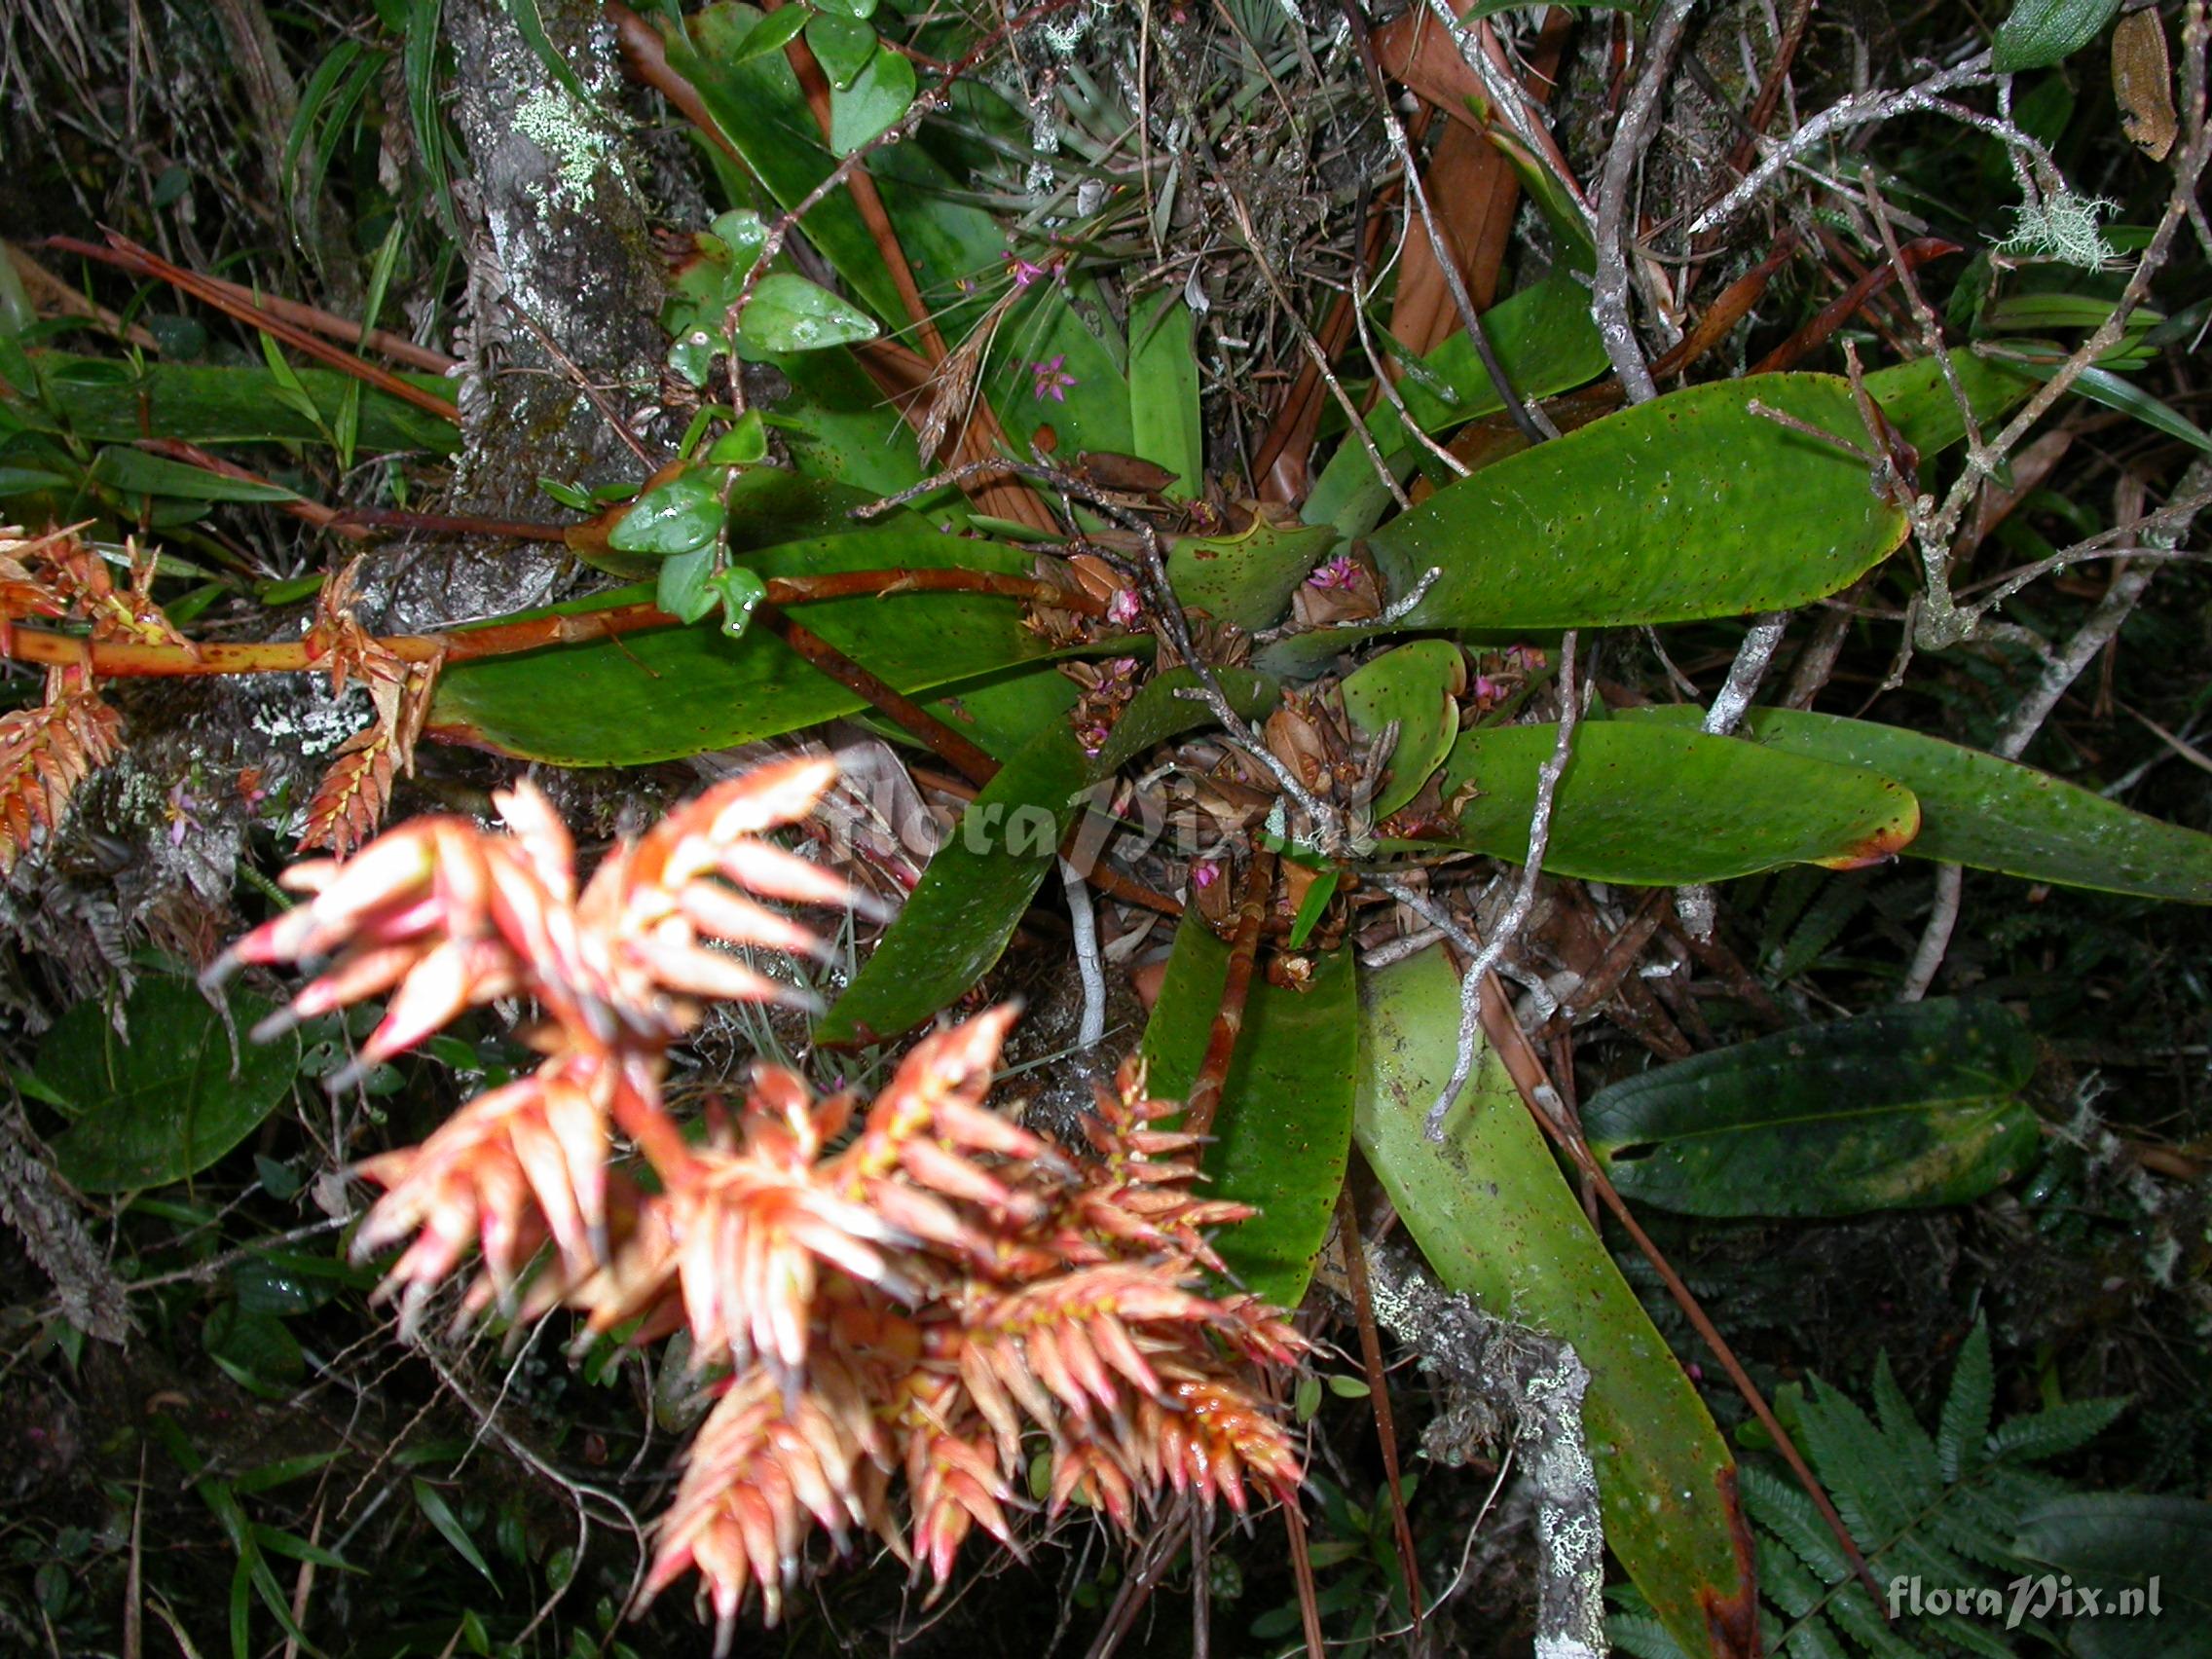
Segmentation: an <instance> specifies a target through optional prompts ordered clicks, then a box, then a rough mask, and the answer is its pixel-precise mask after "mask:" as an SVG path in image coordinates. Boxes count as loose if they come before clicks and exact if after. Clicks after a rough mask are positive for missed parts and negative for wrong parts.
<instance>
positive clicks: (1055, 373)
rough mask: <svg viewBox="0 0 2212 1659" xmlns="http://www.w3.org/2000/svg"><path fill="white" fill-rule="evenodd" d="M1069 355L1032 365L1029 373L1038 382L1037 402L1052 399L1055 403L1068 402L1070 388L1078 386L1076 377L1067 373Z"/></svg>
mask: <svg viewBox="0 0 2212 1659" xmlns="http://www.w3.org/2000/svg"><path fill="white" fill-rule="evenodd" d="M1067 360H1068V359H1067V353H1066V352H1065V351H1062V352H1060V353H1059V354H1058V355H1057V356H1054V357H1051V358H1048V359H1047V360H1046V361H1044V362H1042V363H1031V364H1030V365H1029V373H1030V374H1031V375H1032V376H1033V377H1034V378H1035V380H1036V382H1037V401H1038V402H1040V403H1042V402H1044V401H1045V399H1046V398H1048V397H1049V398H1051V400H1052V401H1053V402H1054V403H1065V402H1066V401H1067V400H1068V387H1071V386H1074V385H1076V384H1077V382H1076V378H1075V376H1073V375H1071V374H1069V373H1068V372H1067V366H1066V365H1067Z"/></svg>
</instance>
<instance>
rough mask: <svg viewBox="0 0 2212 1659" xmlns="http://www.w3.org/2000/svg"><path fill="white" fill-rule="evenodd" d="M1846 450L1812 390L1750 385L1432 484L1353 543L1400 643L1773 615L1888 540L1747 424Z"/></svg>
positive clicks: (1839, 398)
mask: <svg viewBox="0 0 2212 1659" xmlns="http://www.w3.org/2000/svg"><path fill="white" fill-rule="evenodd" d="M1753 402H1758V403H1762V404H1764V405H1766V406H1768V407H1772V408H1775V409H1779V410H1782V411H1784V412H1786V413H1788V414H1789V415H1792V416H1794V417H1795V418H1797V419H1798V420H1800V421H1803V422H1806V423H1809V424H1812V425H1814V426H1817V427H1820V428H1823V429H1824V430H1826V431H1829V432H1832V433H1834V434H1835V435H1836V436H1837V437H1838V438H1840V439H1842V440H1844V441H1846V442H1860V443H1862V442H1863V433H1862V429H1861V423H1860V418H1859V411H1858V406H1857V405H1856V404H1855V403H1854V402H1853V400H1852V396H1851V389H1850V387H1848V386H1847V385H1845V383H1844V382H1843V381H1841V380H1840V379H1838V378H1836V377H1834V376H1829V375H1752V376H1749V377H1747V378H1745V379H1742V380H1732V381H1719V382H1714V383H1713V384H1711V385H1706V386H1695V387H1689V388H1687V389H1686V390H1682V391H1677V392H1671V393H1669V394H1668V395H1666V396H1664V397H1660V398H1656V399H1654V400H1653V401H1651V402H1649V403H1644V404H1640V405H1638V406H1636V407H1635V408H1631V409H1624V410H1622V411H1620V412H1619V413H1618V414H1615V415H1609V416H1607V417H1605V419H1604V420H1602V421H1596V422H1593V423H1592V424H1589V425H1587V426H1584V427H1582V428H1580V429H1579V430H1577V431H1573V432H1569V433H1567V436H1565V437H1563V438H1559V439H1556V440H1554V441H1553V442H1550V443H1546V444H1541V445H1538V446H1537V447H1536V448H1534V449H1532V450H1527V451H1524V452H1523V453H1521V454H1519V455H1515V456H1509V457H1507V458H1506V459H1505V460H1504V461H1498V462H1497V463H1496V464H1494V465H1492V466H1487V467H1484V468H1483V469H1482V470H1481V471H1479V472H1477V473H1475V474H1473V475H1472V476H1470V477H1467V478H1462V479H1460V480H1458V481H1457V482H1456V483H1454V484H1449V485H1447V486H1445V488H1443V489H1441V490H1439V491H1437V492H1436V494H1435V495H1433V496H1431V497H1430V498H1428V499H1427V500H1426V501H1424V502H1422V503H1421V504H1420V505H1419V506H1417V507H1415V508H1414V509H1412V510H1411V511H1410V512H1405V513H1401V514H1399V515H1398V517H1396V518H1395V519H1392V520H1391V521H1390V522H1389V523H1388V524H1387V525H1384V526H1383V528H1382V529H1381V530H1379V531H1377V532H1376V533H1375V534H1374V535H1372V536H1370V537H1369V539H1368V546H1369V547H1370V549H1371V550H1372V551H1373V552H1374V554H1375V558H1376V561H1377V563H1378V565H1379V566H1380V567H1381V569H1382V571H1383V576H1384V578H1385V581H1386V584H1387V588H1388V591H1389V592H1390V593H1391V594H1392V595H1397V594H1403V593H1406V592H1408V591H1409V590H1411V589H1412V588H1413V586H1414V585H1415V583H1417V582H1418V581H1419V579H1420V578H1421V574H1422V572H1423V571H1427V570H1429V569H1430V568H1432V567H1433V568H1436V569H1438V570H1440V571H1441V572H1442V574H1441V575H1440V577H1439V579H1438V580H1437V582H1436V584H1435V586H1433V587H1432V588H1431V589H1430V590H1429V592H1428V595H1427V597H1426V598H1425V599H1423V600H1422V601H1421V603H1420V604H1419V605H1418V606H1417V607H1415V608H1414V609H1413V611H1412V612H1411V613H1409V615H1408V616H1407V617H1406V619H1405V623H1404V625H1405V626H1407V627H1409V628H1451V627H1466V628H1507V629H1524V630H1525V629H1537V628H1574V627H1585V626H1622V625H1629V624H1636V623H1646V622H1680V621H1689V620H1693V619H1695V618H1699V617H1709V616H1728V615H1735V614H1739V613H1742V612H1746V611H1754V610H1784V609H1788V608H1792V607H1795V606H1799V605H1805V604H1809V603H1811V602H1812V601H1813V600H1816V599H1819V598H1822V597H1823V596H1824V595H1826V594H1830V593H1833V592H1835V591H1836V590H1837V589H1839V588H1842V587H1846V586H1848V585H1849V584H1850V583H1851V582H1852V581H1854V580H1856V579H1857V578H1858V577H1859V576H1860V575H1861V574H1862V572H1864V571H1866V570H1868V569H1869V568H1870V567H1872V566H1873V565H1874V564H1876V563H1877V562H1878V561H1880V560H1881V559H1883V558H1884V557H1886V556H1887V555H1888V554H1889V553H1891V552H1892V551H1893V550H1895V549H1896V548H1897V547H1898V546H1899V543H1901V542H1902V541H1903V539H1904V535H1905V529H1906V526H1905V516H1904V512H1903V509H1902V508H1900V507H1899V506H1897V505H1895V504H1894V503H1891V502H1888V501H1883V500H1878V499H1877V498H1875V496H1874V494H1873V492H1872V490H1871V489H1870V488H1869V487H1868V477H1867V467H1866V464H1865V463H1864V462H1863V461H1858V460H1855V459H1853V458H1852V457H1851V456H1848V455H1845V454H1843V453H1841V452H1840V451H1838V450H1837V449H1835V448H1833V447H1831V446H1829V445H1827V444H1825V443H1822V442H1820V441H1818V440H1817V439H1814V438H1811V437H1808V436H1806V435H1805V434H1803V433H1801V432H1796V431H1791V430H1789V429H1788V428H1787V427H1785V426H1782V425H1778V424H1776V423H1774V422H1772V421H1768V420H1764V419H1762V418H1761V417H1759V416H1758V415H1755V414H1753V413H1752V412H1751V407H1750V406H1751V404H1752V403H1753Z"/></svg>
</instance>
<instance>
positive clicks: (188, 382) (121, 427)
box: [8, 351, 461, 455]
mask: <svg viewBox="0 0 2212 1659" xmlns="http://www.w3.org/2000/svg"><path fill="white" fill-rule="evenodd" d="M26 361H28V362H29V363H30V364H32V365H33V367H34V369H35V378H36V379H37V381H38V385H37V387H17V388H16V389H17V390H18V392H19V393H20V394H21V398H22V400H21V401H18V400H17V399H14V398H11V399H9V400H8V401H9V407H10V409H11V411H12V412H13V413H14V414H15V415H16V417H17V418H18V420H21V421H22V422H23V423H24V424H27V425H28V426H30V427H31V428H32V430H34V431H42V432H52V431H61V430H63V429H66V430H68V431H69V432H71V433H74V434H75V435H76V436H78V437H80V438H83V439H86V440H87V441H88V442H93V443H110V444H130V443H136V442H137V441H138V440H139V439H140V438H142V437H144V436H145V435H146V434H147V433H148V432H159V433H160V434H161V435H162V436H164V437H166V438H177V439H181V440H183V441H184V442H187V443H195V444H247V443H310V444H312V443H322V442H325V441H326V440H327V438H328V435H329V433H330V431H331V430H333V429H334V428H335V427H336V425H337V423H338V418H339V414H340V412H341V410H342V409H343V408H344V406H345V403H346V400H347V398H348V397H349V396H350V395H352V394H354V393H356V392H357V393H359V396H360V427H359V430H358V432H357V433H356V434H355V440H354V441H355V442H356V443H357V444H358V446H359V447H360V448H361V449H364V450H374V451H387V450H429V451H432V452H433V453H435V454H438V455H451V454H452V453H453V452H454V451H455V450H456V449H458V448H460V447H461V428H460V427H458V426H456V425H455V424H453V423H452V422H451V421H443V420H440V419H439V418H438V417H437V416H435V415H432V414H430V413H428V412H427V411H426V410H422V409H417V408H416V407H415V406H414V405H412V404H408V403H402V402H400V401H399V399H398V398H396V397H392V396H389V395H387V394H386V393H384V392H381V391H372V390H368V389H365V388H364V387H362V386H361V383H360V382H359V381H357V380H355V379H353V377H352V376H350V375H345V374H340V373H339V372H338V371H337V370H335V369H294V370H293V371H292V373H293V374H294V376H296V377H297V379H298V381H299V383H300V386H301V387H303V388H304V389H305V391H306V393H307V395H308V396H309V397H310V398H311V399H313V403H314V406H315V408H316V409H317V410H318V411H320V413H321V416H322V424H320V425H317V424H315V423H314V422H313V421H311V420H309V419H308V417H307V414H306V412H305V411H304V410H299V409H295V408H293V407H292V406H290V405H289V404H287V403H285V402H283V401H282V400H280V399H278V398H276V397H275V396H272V395H271V387H273V386H274V385H275V381H274V378H273V377H272V376H271V375H270V373H269V371H268V370H266V369H246V368H208V367H201V366H198V365H195V364H190V363H154V364H150V365H147V366H146V367H144V368H138V369H134V368H132V367H131V366H130V365H129V364H128V363H121V362H116V361H114V360H112V359H109V358H106V357H78V356H71V355H70V354H69V353H67V352H64V351H41V352H39V353H38V354H37V355H35V356H32V357H29V358H27V359H26ZM408 378H410V379H412V380H413V381H414V382H415V383H416V384H417V385H419V386H422V387H425V388H426V389H428V390H432V391H435V392H437V393H438V395H439V396H441V397H443V396H446V395H448V394H450V392H451V391H452V389H453V388H452V386H451V385H450V383H447V382H444V381H441V380H439V379H437V377H435V376H431V375H415V376H410V377H408ZM32 399H36V400H37V402H36V403H34V402H32V401H30V400H32ZM38 403H43V404H45V405H46V406H47V407H46V408H45V409H41V408H40V407H38Z"/></svg>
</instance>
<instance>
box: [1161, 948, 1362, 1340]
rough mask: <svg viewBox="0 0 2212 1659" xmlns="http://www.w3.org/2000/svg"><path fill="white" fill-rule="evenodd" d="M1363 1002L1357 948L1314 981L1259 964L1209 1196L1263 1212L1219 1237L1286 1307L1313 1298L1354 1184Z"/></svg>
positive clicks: (1246, 1279) (1235, 1055) (1233, 1259)
mask: <svg viewBox="0 0 2212 1659" xmlns="http://www.w3.org/2000/svg"><path fill="white" fill-rule="evenodd" d="M1194 925H1196V926H1198V928H1200V929H1201V930H1202V929H1203V927H1204V924H1203V923H1202V922H1196V921H1195V912H1187V913H1186V921H1185V924H1184V928H1185V929H1188V928H1189V927H1191V926H1194ZM1182 931H1184V930H1182V929H1179V930H1178V933H1180V932H1182ZM1209 937H1210V936H1209ZM1178 942H1180V941H1179V940H1178ZM1217 942H1218V941H1217ZM1358 1002H1359V992H1358V979H1357V976H1356V974H1355V973H1354V970H1353V964H1352V956H1351V952H1350V951H1349V950H1338V951H1334V952H1331V953H1330V954H1328V955H1326V956H1319V957H1316V958H1314V962H1313V978H1312V982H1311V984H1310V985H1309V986H1308V987H1307V988H1306V989H1305V990H1303V991H1300V990H1293V989H1291V988H1289V987H1288V986H1284V985H1275V984H1271V983H1269V982H1268V980H1267V978H1266V977H1265V976H1263V975H1259V974H1255V975H1253V977H1252V986H1251V990H1250V993H1249V994H1248V995H1247V996H1246V998H1245V1002H1244V1023H1243V1025H1242V1027H1241V1028H1240V1029H1239V1030H1238V1032H1237V1034H1236V1047H1235V1050H1234V1051H1232V1053H1231V1055H1230V1062H1229V1076H1228V1077H1227V1078H1226V1079H1225V1080H1224V1081H1223V1084H1222V1090H1221V1104H1220V1108H1219V1110H1218V1112H1217V1113H1216V1115H1215V1118H1214V1124H1213V1134H1214V1143H1213V1145H1211V1146H1209V1147H1207V1148H1206V1152H1205V1171H1206V1174H1207V1175H1208V1177H1210V1184H1209V1185H1208V1187H1207V1188H1206V1195H1207V1197H1209V1198H1227V1199H1230V1200H1232V1201H1234V1202H1236V1203H1243V1204H1250V1205H1252V1207H1253V1208H1254V1209H1256V1210H1258V1211H1259V1213H1258V1214H1257V1215H1255V1216H1253V1217H1252V1218H1251V1219H1250V1220H1248V1221H1245V1222H1241V1223H1239V1224H1238V1225H1236V1226H1235V1227H1231V1228H1225V1229H1224V1230H1223V1231H1222V1232H1221V1233H1219V1234H1218V1235H1215V1238H1214V1245H1215V1248H1216V1249H1218V1250H1219V1251H1220V1252H1221V1259H1222V1262H1223V1263H1224V1265H1226V1266H1227V1267H1228V1269H1229V1271H1230V1272H1231V1274H1232V1275H1233V1276H1234V1277H1235V1279H1236V1280H1237V1281H1238V1282H1239V1283H1241V1284H1243V1285H1244V1286H1245V1287H1246V1288H1247V1289H1249V1290H1251V1291H1252V1292H1253V1293H1254V1294H1255V1295H1258V1296H1261V1297H1263V1298H1265V1299H1266V1300H1267V1301H1269V1302H1272V1303H1273V1304H1274V1305H1275V1306H1276V1307H1278V1308H1295V1307H1297V1306H1298V1304H1299V1303H1300V1302H1301V1301H1303V1300H1304V1299H1305V1296H1306V1286H1307V1282H1308V1280H1309V1279H1310V1278H1311V1277H1312V1276H1313V1262H1314V1259H1315V1258H1316V1257H1317V1256H1319V1255H1320V1253H1321V1245H1322V1243H1323V1241H1324V1240H1326V1239H1327V1237H1328V1234H1329V1220H1330V1217H1331V1216H1332V1215H1333V1214H1334V1213H1335V1210H1336V1204H1337V1192H1338V1190H1339V1189H1340V1188H1341V1187H1343V1186H1344V1183H1345V1163H1346V1158H1347V1157H1348V1155H1349V1153H1350V1149H1351V1115H1352V1093H1353V1082H1354V1072H1355V1069H1356V1064H1357V1060H1358V1053H1359V1020H1358V1012H1359V1009H1358ZM1211 1006H1212V1008H1214V1009H1218V1008H1219V1007H1220V999H1219V998H1218V997H1217V998H1215V1000H1214V1002H1213V1004H1212V1005H1211ZM1209 1012H1210V1010H1209Z"/></svg>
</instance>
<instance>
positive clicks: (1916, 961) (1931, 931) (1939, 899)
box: [1898, 864, 1966, 1002]
mask: <svg viewBox="0 0 2212 1659" xmlns="http://www.w3.org/2000/svg"><path fill="white" fill-rule="evenodd" d="M1965 887H1966V874H1965V871H1963V870H1961V869H1960V868H1959V866H1957V865H1955V864H1946V865H1937V866H1936V902H1935V903H1934V904H1933V905H1932V906H1931V907H1930V909H1929V912H1928V925H1927V927H1925V928H1924V929H1922V930H1921V934H1920V943H1919V944H1918V945H1917V946H1915V947H1914V949H1913V952H1912V963H1911V966H1909V967H1908V968H1906V969H1905V974H1904V983H1903V984H1902V985H1900V986H1899V987H1898V1001H1899V1002H1918V1001H1920V999H1921V998H1922V997H1924V996H1926V995H1927V994H1928V987H1929V986H1931V985H1933V984H1934V983H1935V982H1936V974H1937V973H1938V972H1939V971H1940V970H1941V968H1942V966H1943V953H1944V952H1945V951H1946V950H1948V949H1950V947H1951V933H1952V930H1953V929H1955V928H1956V927H1957V926H1958V925H1959V898H1960V895H1961V894H1962V893H1963V892H1964V891H1965Z"/></svg>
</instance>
